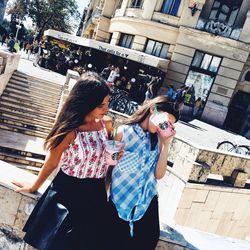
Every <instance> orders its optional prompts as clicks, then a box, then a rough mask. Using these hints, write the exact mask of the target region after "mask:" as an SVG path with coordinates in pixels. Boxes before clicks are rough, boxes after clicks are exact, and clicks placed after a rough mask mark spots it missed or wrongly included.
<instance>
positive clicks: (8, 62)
mask: <svg viewBox="0 0 250 250" xmlns="http://www.w3.org/2000/svg"><path fill="white" fill-rule="evenodd" d="M19 60H20V55H19V54H16V53H10V52H7V51H3V50H0V96H1V95H2V93H3V91H4V89H5V87H6V85H7V83H8V82H9V80H10V78H11V76H12V74H13V73H14V71H15V70H16V69H17V67H18V64H19Z"/></svg>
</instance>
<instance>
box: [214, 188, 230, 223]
mask: <svg viewBox="0 0 250 250" xmlns="http://www.w3.org/2000/svg"><path fill="white" fill-rule="evenodd" d="M231 198H232V194H231V193H227V192H221V193H220V196H219V199H218V202H217V204H216V206H215V209H214V211H213V214H212V217H211V218H212V219H219V220H220V219H221V218H222V215H223V213H224V212H225V210H226V207H227V206H229V204H230V201H231Z"/></svg>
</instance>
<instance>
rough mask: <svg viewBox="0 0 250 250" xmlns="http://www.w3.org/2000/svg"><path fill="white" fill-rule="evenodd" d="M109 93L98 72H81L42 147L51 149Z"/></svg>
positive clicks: (77, 125) (79, 123)
mask: <svg viewBox="0 0 250 250" xmlns="http://www.w3.org/2000/svg"><path fill="white" fill-rule="evenodd" d="M109 94H110V90H109V87H108V86H107V85H106V83H105V81H104V79H103V78H101V77H100V76H99V75H98V74H96V73H93V72H87V73H85V74H83V75H82V76H81V77H80V79H79V80H78V81H77V82H76V84H75V85H74V87H73V88H72V90H71V91H70V93H69V96H68V97H67V99H66V101H65V103H64V105H63V107H62V109H61V111H60V113H59V115H58V117H57V119H56V122H55V124H54V126H53V128H52V130H51V131H50V133H49V135H48V136H47V138H46V140H45V142H44V148H45V149H53V148H55V147H56V146H58V145H59V144H60V143H61V142H62V140H63V139H64V137H65V136H66V135H67V134H68V133H69V132H71V131H72V130H74V129H76V128H78V127H79V126H80V125H82V124H83V120H84V117H85V116H86V115H87V114H88V113H90V112H91V111H92V110H93V109H95V108H96V107H98V106H99V105H100V104H101V103H102V101H103V99H104V98H105V97H106V96H107V95H109Z"/></svg>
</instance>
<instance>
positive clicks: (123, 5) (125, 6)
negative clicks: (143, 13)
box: [120, 0, 129, 16]
mask: <svg viewBox="0 0 250 250" xmlns="http://www.w3.org/2000/svg"><path fill="white" fill-rule="evenodd" d="M128 3H129V0H123V2H122V6H121V11H120V15H121V16H124V15H125V12H126V10H127V7H128Z"/></svg>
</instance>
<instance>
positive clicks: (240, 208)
mask: <svg viewBox="0 0 250 250" xmlns="http://www.w3.org/2000/svg"><path fill="white" fill-rule="evenodd" d="M248 191H249V190H248ZM232 195H233V200H232V202H231V204H232V206H233V207H234V215H233V217H232V219H233V220H239V221H240V220H242V219H243V217H244V216H245V214H246V212H248V211H249V207H250V194H240V193H237V194H236V193H233V194H232Z"/></svg>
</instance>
